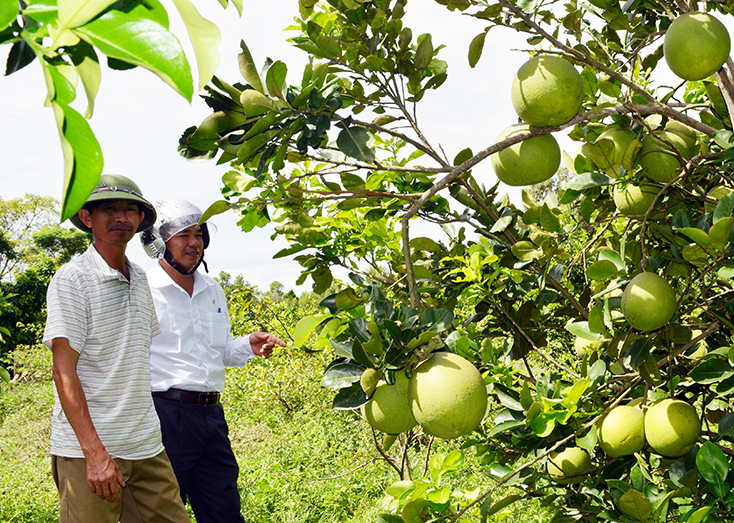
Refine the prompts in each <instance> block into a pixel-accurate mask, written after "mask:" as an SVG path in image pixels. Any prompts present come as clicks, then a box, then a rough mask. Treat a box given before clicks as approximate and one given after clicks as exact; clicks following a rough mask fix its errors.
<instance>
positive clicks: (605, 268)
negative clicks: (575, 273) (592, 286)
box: [586, 253, 619, 281]
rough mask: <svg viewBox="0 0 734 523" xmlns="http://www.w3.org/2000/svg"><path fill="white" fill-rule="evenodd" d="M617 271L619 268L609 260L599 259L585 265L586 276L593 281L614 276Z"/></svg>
mask: <svg viewBox="0 0 734 523" xmlns="http://www.w3.org/2000/svg"><path fill="white" fill-rule="evenodd" d="M615 254H616V253H615ZM618 272H619V269H618V268H617V265H615V264H614V262H612V261H610V260H599V261H597V262H595V263H592V264H591V265H589V267H587V269H586V276H587V277H588V278H589V279H591V280H594V281H604V280H609V279H611V278H614V277H616V276H617V273H618Z"/></svg>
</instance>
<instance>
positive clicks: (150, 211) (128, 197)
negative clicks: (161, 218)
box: [69, 191, 157, 234]
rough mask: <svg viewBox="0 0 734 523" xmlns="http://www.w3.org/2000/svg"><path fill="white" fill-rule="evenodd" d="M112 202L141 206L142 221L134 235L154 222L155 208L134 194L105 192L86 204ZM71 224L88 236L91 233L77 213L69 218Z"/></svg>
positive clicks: (94, 196)
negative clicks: (121, 201)
mask: <svg viewBox="0 0 734 523" xmlns="http://www.w3.org/2000/svg"><path fill="white" fill-rule="evenodd" d="M114 200H125V201H128V202H135V203H137V204H139V205H140V206H142V208H143V209H142V210H143V212H144V213H145V215H144V216H143V221H142V222H140V225H138V230H137V231H135V232H136V233H139V232H143V231H147V230H148V229H150V228H151V227H153V224H154V223H155V220H156V216H157V214H156V212H155V208H154V207H153V206H152V205H151V204H150V202H148V201H147V200H146V199H145V198H140V197H139V196H136V195H134V194H130V193H127V192H122V191H105V192H100V193H95V194H92V195H91V196H90V197H89V198H88V199H87V201H86V203H85V204H84V205H86V204H88V203H94V202H104V201H114ZM69 220H70V221H71V223H73V224H74V227H76V228H77V229H79V230H81V231H84V232H87V233H89V234H91V233H92V229H90V228H89V227H87V226H86V225H84V222H82V221H81V219H79V213H78V212H77V213H76V214H75V215H74V216H72V217H71V218H69Z"/></svg>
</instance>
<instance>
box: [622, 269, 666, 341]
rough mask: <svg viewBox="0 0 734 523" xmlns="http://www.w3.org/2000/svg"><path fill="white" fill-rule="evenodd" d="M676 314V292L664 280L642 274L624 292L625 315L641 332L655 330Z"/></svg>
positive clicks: (654, 275)
mask: <svg viewBox="0 0 734 523" xmlns="http://www.w3.org/2000/svg"><path fill="white" fill-rule="evenodd" d="M674 313H675V291H674V290H673V287H671V286H670V284H669V283H668V282H667V281H665V279H664V278H662V277H660V276H658V275H657V274H654V273H652V272H642V273H640V274H638V275H637V276H635V277H634V278H632V279H631V280H630V282H629V283H628V284H627V287H626V288H625V289H624V292H623V293H622V314H623V315H624V318H625V319H626V320H627V322H628V323H629V324H630V325H632V327H634V328H635V329H638V330H641V331H654V330H657V329H659V328H660V327H662V326H663V325H665V324H666V323H668V322H669V321H670V319H671V318H672V317H673V314H674Z"/></svg>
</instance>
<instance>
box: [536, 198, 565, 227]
mask: <svg viewBox="0 0 734 523" xmlns="http://www.w3.org/2000/svg"><path fill="white" fill-rule="evenodd" d="M540 226H541V227H542V228H543V229H544V230H546V231H548V232H551V233H553V232H556V231H558V229H560V228H561V220H560V218H558V216H556V214H555V213H554V212H553V210H552V209H551V208H550V207H549V206H548V204H547V203H544V204H543V207H542V209H541V210H540Z"/></svg>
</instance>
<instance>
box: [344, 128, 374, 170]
mask: <svg viewBox="0 0 734 523" xmlns="http://www.w3.org/2000/svg"><path fill="white" fill-rule="evenodd" d="M369 140H370V133H369V131H367V129H365V128H364V127H348V128H346V129H343V130H342V131H341V132H340V133H339V136H338V137H337V139H336V145H337V147H339V150H340V151H341V152H343V153H344V154H346V155H347V156H349V157H351V158H355V159H357V160H359V161H361V162H366V163H372V162H373V161H374V160H375V152H374V151H373V150H372V149H370V148H369V147H368V146H367V143H368V142H369Z"/></svg>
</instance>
